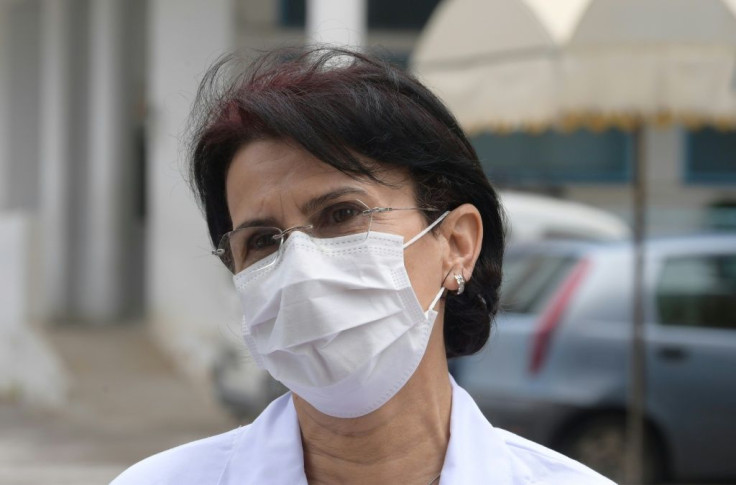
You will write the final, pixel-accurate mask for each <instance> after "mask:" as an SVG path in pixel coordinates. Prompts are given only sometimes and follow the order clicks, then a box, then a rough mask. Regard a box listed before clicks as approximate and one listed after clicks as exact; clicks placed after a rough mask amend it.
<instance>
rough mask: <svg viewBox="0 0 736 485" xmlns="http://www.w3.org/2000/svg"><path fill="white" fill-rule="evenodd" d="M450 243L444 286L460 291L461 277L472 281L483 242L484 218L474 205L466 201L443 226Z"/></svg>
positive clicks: (445, 261) (449, 215) (444, 261)
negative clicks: (459, 280)
mask: <svg viewBox="0 0 736 485" xmlns="http://www.w3.org/2000/svg"><path fill="white" fill-rule="evenodd" d="M440 228H441V233H442V235H443V236H444V237H445V240H446V242H447V246H446V249H445V255H444V259H443V270H444V273H445V275H446V276H445V280H444V282H443V284H444V287H445V288H447V289H448V290H450V291H457V289H458V279H457V278H456V277H455V275H460V276H462V279H464V280H465V282H468V281H470V279H471V278H472V275H473V268H475V263H476V261H478V256H479V255H480V249H481V245H482V243H483V220H482V219H481V217H480V212H478V209H477V208H476V207H475V206H474V205H472V204H463V205H461V206H459V207H458V208H456V209H455V210H453V211H452V212H450V213H449V214H448V215H447V217H446V218H445V220H444V221H443V223H442V224H441V226H440Z"/></svg>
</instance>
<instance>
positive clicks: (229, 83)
mask: <svg viewBox="0 0 736 485" xmlns="http://www.w3.org/2000/svg"><path fill="white" fill-rule="evenodd" d="M269 137H274V138H282V139H289V140H293V141H295V142H296V143H298V144H299V145H301V146H302V147H304V148H305V149H306V150H307V151H309V152H310V153H311V154H312V155H314V156H315V157H316V158H318V159H320V160H322V161H323V162H324V163H326V164H329V165H331V166H333V167H335V168H336V169H338V170H340V171H342V172H344V173H346V174H348V175H351V176H354V177H362V178H366V177H367V178H368V179H371V180H374V181H376V182H379V183H380V182H381V181H380V178H379V173H378V171H377V168H376V166H375V163H374V164H371V163H366V161H364V160H361V159H360V158H359V156H362V157H367V158H369V159H371V160H373V161H376V162H379V164H378V165H379V166H380V165H388V166H393V167H403V168H405V169H407V170H408V171H409V173H410V175H411V178H412V180H413V181H414V184H415V192H416V198H417V204H418V205H420V206H424V205H427V206H432V207H437V208H439V209H441V210H442V211H444V210H452V209H454V208H456V207H458V206H460V205H461V204H464V203H469V204H473V205H474V206H475V207H477V208H478V210H479V211H480V214H481V217H482V220H483V245H482V248H481V251H480V257H479V259H478V262H477V264H476V267H475V269H474V271H473V274H472V278H470V281H469V282H468V284H467V285H466V289H465V292H464V293H463V294H462V295H455V294H450V295H449V296H448V297H447V300H446V306H445V330H444V333H445V350H446V354H447V357H448V358H449V357H456V356H461V355H469V354H472V353H474V352H477V351H478V350H480V348H481V347H483V345H484V344H485V342H486V340H487V339H488V336H489V332H490V327H491V321H492V317H493V316H494V315H495V313H496V309H497V306H498V290H499V286H500V283H501V263H502V258H503V248H504V232H503V224H502V217H503V216H502V212H501V208H500V206H499V203H498V199H497V197H496V193H495V192H494V190H493V188H491V186H490V184H489V183H488V180H487V179H486V177H485V174H484V173H483V170H482V169H481V166H480V163H479V161H478V156H477V154H476V153H475V150H474V149H473V147H472V146H471V144H470V142H469V141H468V139H467V138H466V136H465V134H464V133H463V131H462V129H461V128H460V126H459V125H458V123H457V121H456V120H455V118H454V117H453V116H452V115H451V114H450V113H449V111H448V110H447V108H445V106H444V105H443V104H442V103H441V102H440V101H439V99H437V97H436V96H434V95H433V94H432V93H431V92H430V91H429V90H428V89H427V88H425V87H424V86H423V85H422V84H421V83H419V82H418V81H417V80H416V79H414V78H413V77H412V76H411V75H409V74H407V73H405V72H403V71H402V70H400V69H398V68H396V67H394V66H391V65H390V64H388V63H386V62H384V61H381V60H379V59H376V58H373V57H371V56H368V55H365V54H360V53H355V52H351V51H347V50H342V49H314V50H309V51H303V50H302V51H297V50H279V51H275V52H271V53H269V54H266V55H263V56H261V57H260V58H259V59H257V60H256V61H254V62H253V63H251V64H250V65H249V66H248V67H244V66H243V65H242V64H241V62H240V60H239V58H237V57H236V56H228V57H226V58H223V59H222V60H220V61H219V62H218V63H217V64H215V65H214V66H213V67H212V68H210V70H209V71H208V73H207V74H206V75H205V77H204V80H203V81H202V83H201V85H200V88H199V91H198V94H197V101H196V103H195V106H194V110H193V112H192V118H191V140H192V144H191V147H190V153H189V154H190V170H191V177H192V183H193V185H194V190H195V192H196V193H197V196H198V197H199V201H200V203H201V206H202V209H203V211H204V213H205V216H206V218H207V224H208V227H209V232H210V237H211V238H212V242H213V243H214V244H215V245H216V244H217V243H218V242H219V240H220V238H221V237H222V235H223V234H224V233H226V232H228V231H230V230H231V229H232V221H231V218H230V214H229V212H228V207H227V203H226V194H225V177H226V174H227V170H228V167H229V164H230V163H231V161H232V159H233V157H234V155H235V153H236V151H237V150H238V149H239V148H240V147H242V146H243V145H244V144H245V143H247V142H249V141H251V140H254V139H259V138H269ZM427 217H428V220H429V218H430V217H436V214H435V213H432V214H431V216H430V214H428V215H427Z"/></svg>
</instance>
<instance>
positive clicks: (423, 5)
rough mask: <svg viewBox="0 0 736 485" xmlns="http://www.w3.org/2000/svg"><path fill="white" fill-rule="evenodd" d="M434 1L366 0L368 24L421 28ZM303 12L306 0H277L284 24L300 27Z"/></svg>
mask: <svg viewBox="0 0 736 485" xmlns="http://www.w3.org/2000/svg"><path fill="white" fill-rule="evenodd" d="M345 1H348V0H345ZM438 3H440V0H368V28H371V29H413V30H421V28H422V27H424V24H426V23H427V20H429V17H430V15H432V11H434V8H435V7H436V6H437V4H438ZM306 12H307V9H306V0H281V24H282V25H283V26H285V27H304V24H305V22H306Z"/></svg>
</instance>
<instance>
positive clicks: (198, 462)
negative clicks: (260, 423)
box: [110, 427, 247, 485]
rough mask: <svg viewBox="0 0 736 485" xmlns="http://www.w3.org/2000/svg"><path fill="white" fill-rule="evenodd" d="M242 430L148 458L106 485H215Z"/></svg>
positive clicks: (235, 430) (195, 442)
mask: <svg viewBox="0 0 736 485" xmlns="http://www.w3.org/2000/svg"><path fill="white" fill-rule="evenodd" d="M245 429H247V427H241V428H237V429H234V430H232V431H229V432H227V433H223V434H220V435H216V436H212V437H210V438H205V439H202V440H198V441H193V442H191V443H187V444H185V445H181V446H178V447H176V448H172V449H170V450H166V451H163V452H161V453H158V454H156V455H153V456H151V457H148V458H146V459H145V460H143V461H140V462H138V463H136V464H135V465H133V466H131V467H130V468H128V469H127V470H126V471H124V472H123V473H122V474H121V475H120V476H118V477H117V478H116V479H115V480H113V481H112V483H111V484H110V485H174V484H176V485H188V484H192V485H194V484H196V485H215V484H217V483H218V482H219V479H220V476H221V475H222V473H223V472H224V471H225V469H226V468H227V466H228V463H229V462H230V460H231V457H232V455H233V453H234V450H235V448H236V446H237V442H238V441H239V439H240V437H241V436H242V434H243V432H244V430H245Z"/></svg>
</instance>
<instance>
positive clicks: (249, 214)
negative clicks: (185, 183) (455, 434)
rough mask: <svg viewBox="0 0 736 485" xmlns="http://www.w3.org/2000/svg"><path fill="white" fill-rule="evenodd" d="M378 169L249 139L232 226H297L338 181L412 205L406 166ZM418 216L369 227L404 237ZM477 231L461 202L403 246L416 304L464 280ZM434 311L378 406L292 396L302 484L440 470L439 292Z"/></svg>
mask: <svg viewBox="0 0 736 485" xmlns="http://www.w3.org/2000/svg"><path fill="white" fill-rule="evenodd" d="M382 168H383V169H384V170H382V172H381V179H382V180H383V181H385V182H388V184H390V186H389V185H383V184H378V183H375V182H371V181H363V180H355V179H353V178H351V177H350V176H348V175H346V174H343V173H342V172H340V171H338V170H337V169H335V168H333V167H331V166H329V165H327V164H324V163H322V162H320V161H319V160H317V159H316V158H314V157H313V156H312V155H311V154H309V153H308V152H306V151H305V150H303V149H302V148H300V147H299V146H298V145H296V144H294V143H289V142H287V141H284V140H275V139H265V140H257V141H253V142H250V143H248V144H246V145H245V146H243V147H242V148H241V149H240V150H239V151H238V152H237V153H236V155H235V157H234V158H233V161H232V163H231V166H230V168H229V170H228V173H227V179H226V191H227V204H228V209H229V211H230V214H231V217H232V222H233V227H237V226H239V225H240V224H243V223H246V222H247V221H250V220H254V219H272V220H273V221H274V222H275V223H276V225H277V226H278V227H281V228H287V227H292V226H297V225H303V224H305V223H306V218H307V216H308V214H307V213H305V210H304V209H305V205H308V203H309V202H310V201H313V200H314V199H315V198H317V197H320V196H322V195H324V194H326V193H329V192H331V191H335V190H343V189H350V190H356V191H359V192H356V195H350V196H348V198H352V199H359V200H361V201H362V202H364V203H366V204H367V205H368V206H369V207H416V206H417V203H416V200H415V197H414V190H413V186H412V184H411V180H410V179H409V178H408V176H407V174H406V173H405V172H404V171H402V170H400V169H396V168H392V167H390V166H382ZM426 225H427V224H426V221H425V220H424V218H423V216H422V214H421V213H420V212H419V211H400V212H394V213H389V214H384V215H383V216H382V217H381V218H380V220H379V219H377V218H374V222H373V226H372V230H375V231H380V232H387V233H393V234H399V235H402V236H404V240H405V241H408V240H409V239H410V238H411V237H413V236H414V235H416V234H417V233H418V232H420V231H421V230H422V229H423V228H425V227H426ZM482 233H483V230H482V223H481V218H480V214H479V213H478V210H477V209H476V208H475V207H474V206H472V205H469V204H465V205H462V206H460V207H458V208H457V209H455V210H454V211H452V212H451V213H450V214H449V215H448V216H447V217H446V218H445V220H444V221H442V223H441V224H440V225H439V228H438V229H437V230H436V231H433V232H430V233H429V234H427V235H425V236H424V237H422V238H420V239H419V240H418V241H416V242H415V243H414V244H413V245H411V246H410V247H409V248H407V249H406V251H405V253H404V260H405V265H406V268H407V272H408V274H409V278H410V280H411V283H412V287H413V289H414V292H415V293H416V295H417V298H418V300H419V302H420V303H421V304H422V307H423V308H424V309H427V308H428V307H429V305H430V303H431V301H432V299H433V298H434V297H435V295H436V294H437V292H438V291H439V289H440V287H441V286H444V288H446V289H447V290H450V291H454V290H457V282H456V280H455V278H454V277H453V275H454V274H456V273H459V272H462V273H463V276H464V277H465V279H466V281H467V280H469V279H470V277H471V275H472V269H473V267H474V265H475V262H476V260H477V258H478V254H479V253H480V247H481V239H482ZM435 310H437V311H438V313H439V315H438V317H437V319H436V321H435V323H434V328H433V331H432V335H431V337H430V340H429V344H428V347H427V350H426V352H425V354H424V357H423V359H422V361H421V363H420V364H419V367H418V368H417V370H416V372H415V373H414V375H413V376H412V377H411V378H410V379H409V381H408V382H407V384H406V385H405V386H404V387H403V388H402V389H401V391H399V392H398V393H397V394H396V396H394V397H393V398H392V399H391V400H389V402H388V403H386V404H385V405H384V406H382V407H381V408H379V409H378V410H376V411H374V412H372V413H370V414H368V415H365V416H361V417H358V418H350V419H343V418H335V417H332V416H327V415H325V414H322V413H321V412H319V411H318V410H317V409H315V408H314V407H312V406H311V405H310V404H309V403H308V402H306V401H305V400H303V399H301V398H300V397H299V396H297V395H293V400H294V406H295V408H296V413H297V416H298V420H299V426H300V429H301V435H302V446H303V450H304V469H305V473H306V475H307V479H308V481H309V483H310V484H313V485H314V484H375V483H403V484H406V485H413V484H416V485H426V484H427V483H429V482H430V480H432V479H434V478H435V477H436V476H437V475H438V474H439V473H440V470H441V469H442V464H443V462H444V457H445V452H446V450H447V444H448V441H449V439H450V410H451V406H452V389H451V386H450V381H449V377H448V371H447V359H446V358H445V349H444V338H443V322H444V318H443V315H444V299H442V300H440V302H439V303H438V304H437V306H436V307H435Z"/></svg>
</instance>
